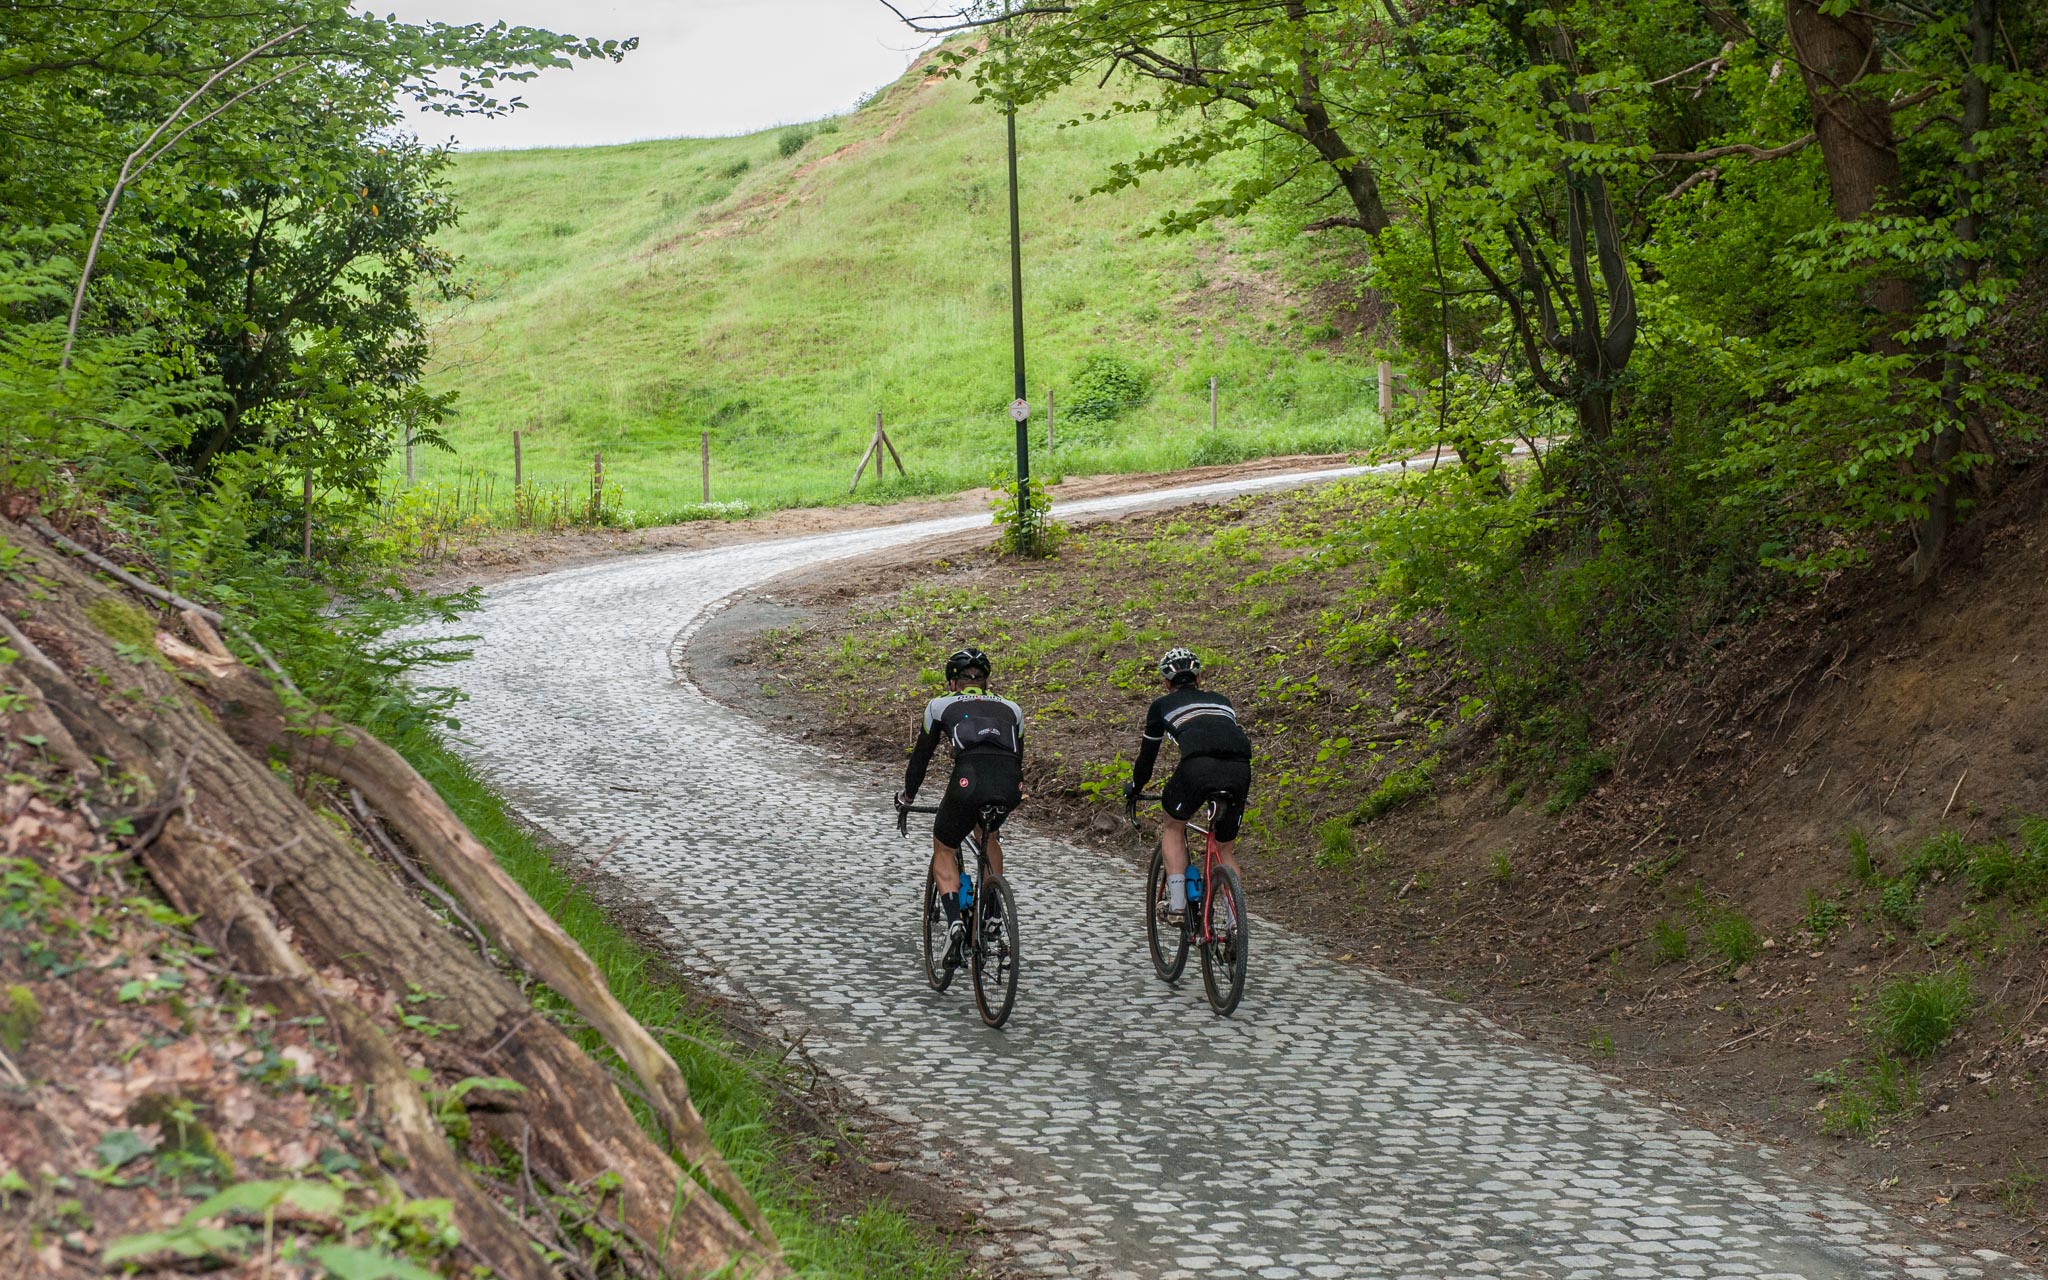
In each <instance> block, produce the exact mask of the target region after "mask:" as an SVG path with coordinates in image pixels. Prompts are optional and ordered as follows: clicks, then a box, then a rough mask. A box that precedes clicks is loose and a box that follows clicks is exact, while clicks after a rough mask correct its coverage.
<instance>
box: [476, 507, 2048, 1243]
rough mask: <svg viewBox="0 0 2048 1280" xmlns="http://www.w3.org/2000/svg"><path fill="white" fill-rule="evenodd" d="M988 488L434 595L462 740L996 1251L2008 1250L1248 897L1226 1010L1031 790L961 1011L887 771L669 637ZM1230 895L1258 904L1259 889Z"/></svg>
mask: <svg viewBox="0 0 2048 1280" xmlns="http://www.w3.org/2000/svg"><path fill="white" fill-rule="evenodd" d="M1357 470H1363V469H1355V470H1351V471H1337V472H1323V473H1320V474H1317V475H1313V476H1282V477H1260V478H1257V479H1254V480H1251V481H1237V482H1231V483H1223V484H1213V485H1205V486H1198V487H1190V488H1185V489H1180V490H1173V491H1169V492H1165V493H1158V492H1155V493H1150V494H1136V495H1129V496H1124V497H1116V498H1107V499H1097V500H1093V501H1089V502H1085V503H1076V504H1074V505H1073V506H1070V507H1065V508H1063V509H1062V511H1061V514H1063V515H1066V516H1068V517H1072V516H1075V515H1081V514H1087V513H1090V512H1097V513H1106V512H1113V511H1120V510H1129V509H1134V508H1138V507H1144V506H1150V505H1158V504H1162V503H1168V502H1184V501H1188V500H1192V499H1198V498H1204V497H1223V496H1228V495H1231V494H1236V493H1241V492H1248V491H1253V490H1261V489H1272V488H1280V487H1284V486H1286V485H1290V484H1300V483H1310V482H1313V481H1315V480H1320V479H1327V478H1330V477H1332V476H1335V475H1345V474H1356V473H1357ZM985 520H986V517H982V516H968V517H958V518H953V519H946V520H935V521H926V522H921V523H915V524H905V525H897V526H891V527H884V528H877V529H867V530H859V531H853V532H846V533H836V534H831V535H824V536H816V537H806V538H797V539H793V540H789V541H782V542H767V543H755V544H749V545H740V546H729V547H721V548H716V549H712V550H703V551H693V552H683V553H677V554H672V555H654V556H646V557H641V558H635V559H628V560H621V561H617V562H610V563H604V564H598V565H593V566H589V567H585V568H580V569H572V570H566V571H563V572H559V573H554V574H549V575H546V576H543V577H537V578H529V579H522V580H517V581H513V582H508V583H505V584H502V585H500V586H497V587H495V588H492V589H491V590H490V591H488V592H487V593H486V595H485V603H484V608H483V610H482V612H481V613H480V614H478V615H476V616H475V617H474V618H471V619H465V621H464V629H466V630H475V631H478V632H480V633H481V635H482V640H481V642H480V643H478V644H477V645H476V653H475V657H474V658H473V659H472V660H471V661H469V662H468V663H466V664H463V665H462V666H460V667H458V668H456V669H455V673H454V674H455V678H456V679H457V681H458V682H459V683H460V684H461V686H462V687H463V688H464V689H465V690H466V691H467V692H468V694H469V698H470V700H469V704H468V706H467V708H466V709H465V711H464V736H465V737H466V738H467V739H468V742H467V744H466V750H467V751H468V752H469V753H470V755H471V758H472V759H473V760H474V761H475V763H476V764H477V765H478V766H480V768H481V769H482V771H483V773H484V774H485V775H486V776H487V777H488V778H490V779H491V781H492V782H494V783H496V784H497V785H499V786H501V787H502V788H503V789H504V790H505V791H506V793H507V794H508V795H509V796H510V797H511V798H512V800H513V802H514V803H515V804H516V805H517V806H518V807H519V808H520V810H521V811H522V812H523V813H524V814H526V815H527V816H528V817H530V818H531V819H533V820H534V821H535V822H538V823H539V824H541V825H542V826H544V827H546V828H547V829H549V830H550V831H552V832H554V833H556V834H557V835H559V836H561V837H562V838H564V839H565V840H567V841H568V842H569V843H570V844H571V845H572V847H575V848H578V849H580V850H581V851H583V852H584V853H586V854H588V855H595V854H596V853H597V852H599V851H601V850H603V849H605V848H606V847H607V846H609V845H610V844H611V843H612V842H613V841H614V840H617V841H619V846H618V848H617V850H616V852H615V853H614V854H613V856H612V857H611V859H610V861H609V863H608V865H609V867H610V869H611V870H613V871H615V872H617V873H618V874H619V875H621V876H622V877H624V878H625V879H626V880H627V881H628V882H629V883H630V884H631V885H632V886H633V887H635V888H636V889H637V890H638V891H639V892H640V893H642V894H643V895H644V896H645V899H646V901H647V902H648V903H649V904H650V905H652V906H654V907H655V908H656V909H657V910H659V911H660V912H661V913H662V914H663V915H664V916H665V918H666V920H667V921H668V922H669V924H670V925H671V927H672V928H673V931H674V936H675V937H676V938H677V939H678V940H680V941H681V942H682V943H684V944H685V945H687V946H689V947H691V948H694V949H697V950H699V951H701V952H702V953H704V954H705V955H706V956H708V957H709V958H710V959H711V960H713V961H715V962H716V964H717V965H718V966H720V967H721V968H722V969H723V970H724V971H725V972H726V973H727V974H728V975H729V976H730V977H731V978H732V979H733V980H734V981H736V982H738V983H739V984H741V985H743V986H744V987H745V988H746V989H747V990H748V991H749V992H750V993H751V994H752V995H753V996H754V997H755V998H757V999H758V1000H760V1001H762V1002H763V1003H764V1004H765V1005H767V1006H768V1007H769V1008H770V1009H771V1010H773V1011H775V1013H776V1014H777V1015H778V1016H779V1017H781V1018H783V1019H785V1020H786V1022H787V1023H788V1025H789V1027H790V1028H792V1029H794V1028H796V1027H803V1028H809V1030H810V1034H809V1037H808V1039H807V1041H806V1044H807V1046H808V1048H809V1049H810V1051H811V1052H812V1053H813V1054H814V1055H815V1056H816V1058H817V1059H818V1060H819V1061H820V1062H821V1063H823V1064H824V1065H825V1066H827V1067H828V1068H829V1069H831V1070H832V1071H833V1072H834V1073H835V1075H836V1076H837V1077H838V1079H839V1080H840V1081H841V1082H842V1083H844V1084H845V1085H847V1086H848V1087H850V1088H852V1089H853V1090H855V1091H856V1092H858V1093H859V1094H861V1095H863V1096H864V1097H865V1098H866V1099H867V1100H868V1101H869V1102H871V1103H873V1104H874V1105H875V1106H876V1107H878V1108H879V1109H880V1110H881V1111H882V1113H883V1114H884V1115H887V1116H890V1117H892V1118H894V1119H897V1120H900V1121H904V1122H907V1123H910V1124H913V1125H915V1126H917V1128H918V1131H919V1142H918V1144H917V1145H918V1146H919V1147H920V1149H921V1150H922V1151H924V1152H925V1153H927V1154H926V1155H925V1156H924V1157H923V1158H922V1159H921V1160H920V1161H919V1163H920V1164H921V1165H922V1166H923V1167H925V1168H927V1169H928V1170H929V1171H931V1172H932V1173H934V1174H936V1175H938V1176H941V1177H943V1178H945V1179H947V1180H949V1181H954V1182H958V1183H964V1185H965V1189H966V1193H967V1194H968V1195H969V1197H970V1198H972V1199H976V1200H978V1201H979V1202H980V1203H981V1204H982V1205H983V1206H984V1207H985V1218H986V1220H987V1221H989V1222H990V1224H991V1225H996V1226H1002V1227H1007V1228H1012V1229H1014V1231H1013V1232H1006V1233H1005V1234H1006V1235H1007V1236H1008V1238H1010V1239H1011V1240H1012V1241H1013V1242H1014V1245H1015V1249H1014V1253H1013V1261H1015V1262H1016V1263H1017V1264H1018V1265H1021V1266H1022V1267H1023V1268H1024V1269H1025V1270H1027V1271H1029V1272H1031V1273H1033V1274H1039V1275H1047V1276H1101V1277H1133V1278H1135V1277H1145V1278H1147V1280H1169V1278H1173V1277H1195V1276H1200V1277H1205V1278H1206V1277H1226V1276H1257V1277H1273V1278H1280V1277H1341V1278H1346V1280H1349V1278H1353V1277H1356V1278H1359V1280H1365V1278H1368V1277H1370V1278H1379V1277H1387V1278H1393V1277H1410V1276H1412V1277H1446V1276H1490V1277H1557V1278H1567V1277H1655V1278H1662V1277H1686V1276H1698V1277H1721V1276H1728V1277H1733V1276H1745V1277H1781V1278H1786V1277H1803V1278H1805V1280H1823V1278H1833V1277H1845V1278H1846V1277H1857V1278H1862V1277H1912V1278H1914V1280H1944V1278H1946V1277H1994V1276H1995V1277H2010V1276H2022V1275H2029V1274H2033V1273H2030V1272H2028V1271H2026V1270H2025V1269H2024V1268H2022V1267H2020V1266H2018V1265H2017V1264H2016V1263H2014V1262H2012V1261H2011V1260H2009V1259H2005V1258H2003V1257H2001V1256H1999V1255H1996V1254H1992V1253H1988V1252H1986V1253H1982V1254H1977V1255H1969V1254H1963V1253H1959V1252H1957V1251H1955V1250H1954V1249H1951V1248H1948V1247H1945V1246H1942V1245H1939V1244H1935V1243H1932V1242H1930V1241H1929V1240H1927V1239H1925V1238H1921V1237H1918V1236H1916V1235H1915V1234H1914V1232H1913V1230H1912V1228H1911V1227H1909V1226H1907V1225H1905V1224H1902V1223H1900V1222H1897V1221H1894V1220H1892V1219H1889V1218H1888V1217H1886V1216H1885V1215H1884V1214H1881V1213H1879V1212H1878V1211H1876V1210H1874V1209H1873V1208H1871V1207H1870V1206H1869V1205H1867V1204H1864V1203H1862V1202H1860V1201H1858V1200H1856V1199H1854V1198H1852V1197H1851V1196H1849V1195H1846V1194H1844V1193H1843V1192H1842V1191H1841V1190H1840V1189H1839V1188H1835V1187H1832V1186H1829V1185H1826V1184H1824V1183H1818V1182H1815V1183H1809V1182H1807V1181H1805V1180H1803V1179H1802V1178H1801V1177H1800V1176H1798V1174H1797V1173H1796V1172H1795V1171H1794V1170H1792V1169H1790V1168H1788V1167H1786V1165H1785V1163H1784V1161H1783V1159H1782V1158H1780V1157H1778V1156H1775V1155H1773V1154H1772V1153H1770V1152H1768V1151H1764V1150H1756V1149H1751V1148H1747V1147H1744V1146H1742V1145H1739V1144H1735V1143H1731V1142H1728V1141H1725V1140H1723V1139H1721V1138H1718V1137H1716V1136H1715V1135H1713V1134H1711V1133H1707V1132H1703V1131H1701V1130H1698V1129H1693V1128H1688V1127H1687V1126H1686V1124H1685V1122H1684V1121H1683V1120H1682V1119H1681V1118H1680V1117H1679V1116H1678V1115H1677V1114H1675V1113H1674V1112H1672V1111H1671V1110H1669V1109H1666V1108H1662V1107H1660V1106H1658V1105H1655V1104H1653V1103H1651V1102H1649V1101H1647V1100H1645V1099H1642V1098H1639V1097H1634V1096H1631V1095H1630V1094H1628V1093H1626V1092H1623V1091H1621V1090H1620V1089H1618V1088H1616V1087H1615V1086H1614V1085H1613V1084H1611V1083H1609V1082H1608V1081H1605V1080H1603V1079H1602V1078H1601V1077H1600V1076H1598V1075H1597V1074H1595V1073H1594V1072H1591V1071H1588V1070H1586V1069H1585V1068H1582V1067H1578V1066H1574V1065H1571V1064H1568V1063H1564V1062H1559V1061H1555V1060H1553V1059H1550V1058H1548V1057H1545V1056H1544V1055H1543V1054H1542V1053H1540V1052H1538V1051H1536V1050H1535V1049H1533V1048H1532V1047H1531V1046H1530V1045H1529V1044H1528V1043H1527V1042H1525V1041H1523V1040H1522V1039H1520V1038H1519V1037H1517V1036H1515V1035H1513V1034H1512V1033H1509V1032H1507V1031H1504V1030H1503V1029H1501V1028H1500V1027H1498V1026H1495V1025H1493V1024H1491V1023H1488V1022H1487V1021H1485V1020H1484V1019H1481V1018H1479V1017H1476V1016H1474V1015H1473V1014H1471V1013H1469V1012H1467V1011H1465V1010H1463V1009H1461V1008H1460V1007H1458V1006H1456V1005H1452V1004H1448V1003H1445V1002H1443V1001H1440V1000H1437V999H1434V998H1432V997H1430V996H1428V995H1425V994H1423V993H1421V992H1418V991H1414V990H1411V989H1409V988H1407V987H1403V986H1400V985H1398V984H1395V983H1393V982H1389V981H1386V980H1384V979H1381V978H1378V977H1376V976H1375V975H1373V974H1372V973H1370V972H1367V971H1363V970H1361V969H1358V968H1355V967H1350V966H1339V965H1337V964H1334V963H1332V962H1331V961H1329V960H1328V959H1326V958H1325V957H1324V956H1323V955H1322V954H1321V953H1319V951H1318V950H1317V948H1315V947H1314V946H1311V945H1310V944H1308V943H1307V942H1305V941H1303V940H1301V939H1300V938H1297V937H1295V936H1292V935H1290V934H1289V933H1287V932H1286V931H1284V930H1282V929H1280V928H1278V927H1276V926H1274V925H1272V924H1262V926H1261V927H1260V928H1259V930H1258V931H1257V932H1256V933H1255V935H1254V939H1253V942H1254V951H1253V967H1252V976H1251V982H1250V985H1249V988H1248V990H1247V992H1246V995H1245V1000H1244V1003H1243V1005H1242V1006H1241V1007H1240V1008H1239V1010H1238V1012H1237V1016H1236V1017H1234V1018H1232V1019H1229V1020H1218V1019H1215V1018H1212V1017H1211V1016H1210V1015H1209V1013H1208V1011H1207V1007H1206V1006H1205V1005H1204V1004H1203V1003H1202V999H1201V994H1200V979H1199V976H1191V977H1190V978H1188V979H1184V980H1183V982H1182V984H1181V989H1180V990H1178V991H1176V990H1171V989H1169V988H1167V987H1166V986H1164V985H1163V984H1161V983H1160V982H1158V981H1157V980H1156V979H1155V978H1154V977H1153V976H1152V972H1151V967H1150V965H1149V963H1148V962H1147V960H1146V958H1145V951H1144V941H1143V936H1142V933H1141V932H1140V929H1139V926H1138V921H1137V918H1136V915H1137V899H1138V898H1139V896H1140V892H1141V891H1140V887H1139V883H1138V876H1137V873H1136V872H1135V871H1134V870H1133V869H1132V868H1130V867H1129V866H1127V865H1125V864H1124V863H1123V862H1121V861H1120V860H1118V859H1113V858H1105V857H1103V856H1102V855H1100V854H1096V853H1089V852H1085V851H1083V850H1080V849H1077V848H1075V847H1073V846H1070V845H1068V844H1066V843H1063V842H1061V841H1059V840H1056V839H1052V838H1049V837H1045V836H1043V835H1041V834H1039V833H1037V832H1034V831H1032V830H1031V828H1030V826H1029V824H1028V822H1023V823H1020V824H1017V825H1021V828H1022V829H1021V830H1019V829H1017V826H1016V825H1013V830H1014V831H1015V834H1014V835H1013V837H1012V839H1011V841H1010V850H1009V852H1010V867H1011V871H1012V877H1013V880H1014V883H1015V890H1016V895H1017V902H1018V914H1019V923H1020V926H1021V928H1022V930H1023V945H1024V951H1023V955H1024V960H1025V966H1026V967H1025V969H1024V974H1023V981H1022V984H1021V989H1020V991H1019V994H1018V1008H1017V1012H1016V1014H1015V1016H1014V1017H1013V1019H1012V1020H1011V1023H1010V1025H1009V1027H1008V1028H1007V1029H1006V1030H1004V1031H1001V1032H992V1031H989V1030H987V1029H986V1028H984V1027H983V1026H982V1025H981V1024H980V1022H979V1020H978V1019H977V1018H976V1017H975V1015H974V1012H973V1005H972V997H971V995H970V994H969V991H968V984H967V983H966V982H965V981H961V982H956V983H955V984H954V986H953V989H952V991H950V992H949V993H947V994H946V995H944V996H940V995H935V994H933V993H932V992H931V991H930V990H928V989H927V988H926V986H925V984H924V981H923V978H922V974H921V971H920V969H919V959H918V953H917V944H916V940H915V937H914V928H913V922H914V920H915V917H916V899H917V896H918V893H919V892H920V890H921V888H922V883H923V881H922V877H923V869H924V857H923V855H922V854H921V852H920V849H921V847H922V842H921V841H920V840H910V841H902V840H899V839H898V838H897V836H896V833H895V831H894V829H893V823H892V821H891V816H892V815H891V814H890V813H889V810H888V804H887V797H888V796H889V795H890V794H891V792H892V790H893V787H894V785H895V783H896V782H897V781H898V779H896V778H895V777H894V776H893V775H890V774H887V773H886V772H885V771H883V770H878V769H875V768H873V767H870V766H865V765H859V764H855V763H852V762H847V761H842V760H839V759H835V758H833V757H831V756H830V755H828V754H826V753H825V752H822V751H820V750H818V749H816V748H813V747H809V746H806V745H803V744H800V743H797V742H793V741H791V740H790V739H789V738H787V737H786V736H782V735H779V734H778V733H777V732H776V731H775V730H773V729H772V728H768V727H764V726H762V725H759V724H757V723H756V722H754V721H752V720H750V719H748V718H746V717H745V716H742V715H741V714H739V713H738V712H735V711H732V710H730V709H728V708H726V707H723V706H721V705H719V704H717V703H715V702H713V701H711V700H710V699H709V698H708V697H706V696H704V695H703V694H702V693H700V692H699V691H698V690H697V689H696V688H694V687H692V686H691V685H689V684H687V683H683V682H678V681H676V680H675V679H674V678H673V676H672V675H671V670H670V663H669V657H670V652H671V648H672V646H674V645H679V644H681V643H683V642H685V641H687V638H688V636H689V635H690V633H691V632H693V631H694V630H695V629H696V628H697V627H698V626H699V625H700V624H701V623H702V622H703V620H704V619H705V618H706V617H707V616H708V615H709V614H710V613H711V612H712V611H714V610H715V609H716V608H717V607H718V605H719V604H720V602H721V601H722V600H724V599H725V598H726V597H727V596H729V595H730V594H732V593H734V592H736V591H740V590H742V589H744V588H748V587H753V586H756V585H757V584H760V583H763V582H765V581H767V580H768V579H770V578H772V577H775V576H776V575H778V574H782V573H786V572H788V571H790V570H793V569H799V568H805V567H808V566H812V565H816V564H818V563H820V562H822V561H826V560H831V559H836V558H840V557H845V556H852V555H857V554H860V553H862V552H866V551H872V550H875V549H878V548H883V547H893V546H898V545H901V544H904V543H909V542H914V541H916V540H918V539H922V538H929V537H933V536H935V535H939V534H946V533H954V532H959V531H963V530H968V529H972V528H974V527H976V526H977V525H981V524H983V523H984V522H985ZM997 656H998V661H1000V655H997ZM903 712H904V722H905V726H906V732H908V727H909V724H910V721H911V719H912V716H913V714H914V708H912V707H911V706H909V705H907V704H906V705H905V707H904V709H903ZM1028 815H1029V810H1028V809H1027V810H1026V811H1025V815H1024V816H1025V817H1027V818H1028ZM1252 907H1253V916H1254V919H1255V920H1256V918H1257V916H1258V910H1257V908H1258V901H1257V897H1256V894H1254V897H1253V901H1252ZM1189 972H1190V974H1191V975H1194V974H1195V967H1194V966H1193V965H1191V966H1190V971H1189ZM989 1249H990V1252H991V1253H995V1252H997V1251H998V1247H997V1246H994V1245H991V1246H989Z"/></svg>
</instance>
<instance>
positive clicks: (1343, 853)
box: [1315, 818, 1358, 871]
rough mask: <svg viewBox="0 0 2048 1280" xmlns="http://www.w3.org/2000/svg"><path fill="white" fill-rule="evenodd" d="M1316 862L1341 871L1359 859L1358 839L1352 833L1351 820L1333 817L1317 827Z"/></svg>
mask: <svg viewBox="0 0 2048 1280" xmlns="http://www.w3.org/2000/svg"><path fill="white" fill-rule="evenodd" d="M1316 840H1317V842H1318V847H1317V849H1316V856H1315V863H1316V865H1317V866H1319V867H1322V868H1324V869H1325V870H1332V871H1341V870H1343V869H1344V868H1346V867H1349V866H1350V865H1351V864H1352V863H1354V862H1356V861H1357V860H1358V840H1357V837H1355V836H1353V835H1352V834H1351V820H1350V819H1348V818H1331V819H1329V820H1328V821H1326V822H1324V823H1323V824H1322V825H1321V826H1319V827H1317V828H1316Z"/></svg>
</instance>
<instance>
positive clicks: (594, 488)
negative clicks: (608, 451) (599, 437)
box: [590, 449, 604, 524]
mask: <svg viewBox="0 0 2048 1280" xmlns="http://www.w3.org/2000/svg"><path fill="white" fill-rule="evenodd" d="M603 518H604V450H602V449H599V450H598V451H597V452H595V453H593V454H591V455H590V523H592V524H596V523H597V522H598V521H600V520H602V519H603Z"/></svg>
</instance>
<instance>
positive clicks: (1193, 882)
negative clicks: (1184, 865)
mask: <svg viewBox="0 0 2048 1280" xmlns="http://www.w3.org/2000/svg"><path fill="white" fill-rule="evenodd" d="M1201 900H1202V869H1201V868H1200V867H1198V866H1196V865H1195V864H1194V863H1192V862H1190V863H1189V864H1188V901H1189V902H1200V901H1201Z"/></svg>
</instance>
